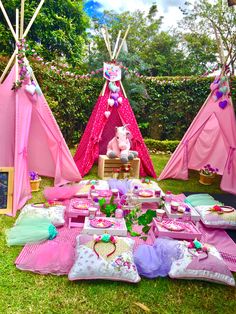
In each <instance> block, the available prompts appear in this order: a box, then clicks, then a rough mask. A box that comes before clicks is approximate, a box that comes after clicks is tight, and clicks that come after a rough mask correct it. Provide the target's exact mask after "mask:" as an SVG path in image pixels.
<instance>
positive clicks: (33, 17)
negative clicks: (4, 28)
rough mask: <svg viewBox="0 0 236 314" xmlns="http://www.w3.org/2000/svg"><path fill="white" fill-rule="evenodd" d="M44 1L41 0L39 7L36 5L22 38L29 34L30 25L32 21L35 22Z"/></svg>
mask: <svg viewBox="0 0 236 314" xmlns="http://www.w3.org/2000/svg"><path fill="white" fill-rule="evenodd" d="M44 1H45V0H41V1H40V3H39V5H38V7H37V9H36V10H35V12H34V15H33V16H32V18H31V20H30V22H29V24H28V26H27V27H26V29H25V31H24V34H23V36H22V38H25V37H26V36H27V34H28V32H29V30H30V28H31V26H32V24H33V23H34V21H35V19H36V17H37V15H38V13H39V11H40V9H41V7H42V5H43V4H44Z"/></svg>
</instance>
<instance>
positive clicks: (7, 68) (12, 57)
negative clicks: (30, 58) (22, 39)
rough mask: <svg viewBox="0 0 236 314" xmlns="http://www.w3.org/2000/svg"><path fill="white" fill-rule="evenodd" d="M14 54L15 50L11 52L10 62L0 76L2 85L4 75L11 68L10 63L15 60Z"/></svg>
mask: <svg viewBox="0 0 236 314" xmlns="http://www.w3.org/2000/svg"><path fill="white" fill-rule="evenodd" d="M16 53H17V51H16V50H15V51H14V52H13V54H12V56H11V58H10V60H9V61H8V64H7V66H6V67H5V70H4V71H3V72H2V75H1V77H0V84H2V82H3V80H4V78H5V76H6V74H7V71H8V70H9V69H10V67H11V65H12V63H13V61H14V60H15V57H16Z"/></svg>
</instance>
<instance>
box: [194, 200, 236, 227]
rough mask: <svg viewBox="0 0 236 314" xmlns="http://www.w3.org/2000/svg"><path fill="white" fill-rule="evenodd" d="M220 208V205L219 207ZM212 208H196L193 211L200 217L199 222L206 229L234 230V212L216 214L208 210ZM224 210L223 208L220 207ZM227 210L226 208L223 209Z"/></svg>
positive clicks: (235, 221)
mask: <svg viewBox="0 0 236 314" xmlns="http://www.w3.org/2000/svg"><path fill="white" fill-rule="evenodd" d="M219 206H220V205H219ZM212 207H213V206H209V205H208V206H196V207H195V209H196V210H197V212H198V213H199V215H200V216H201V221H202V222H203V223H204V225H206V227H208V228H221V229H236V210H233V211H232V212H228V213H223V214H218V213H217V212H213V211H211V210H210V209H211V208H212ZM220 207H221V206H220ZM222 208H224V206H222ZM225 208H226V209H227V207H225Z"/></svg>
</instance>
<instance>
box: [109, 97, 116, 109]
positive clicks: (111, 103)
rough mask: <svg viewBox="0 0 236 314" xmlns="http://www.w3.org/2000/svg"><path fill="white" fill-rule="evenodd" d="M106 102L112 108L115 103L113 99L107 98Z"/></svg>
mask: <svg viewBox="0 0 236 314" xmlns="http://www.w3.org/2000/svg"><path fill="white" fill-rule="evenodd" d="M107 102H108V105H109V106H110V107H112V106H114V103H115V101H114V99H111V98H109V99H108V101H107Z"/></svg>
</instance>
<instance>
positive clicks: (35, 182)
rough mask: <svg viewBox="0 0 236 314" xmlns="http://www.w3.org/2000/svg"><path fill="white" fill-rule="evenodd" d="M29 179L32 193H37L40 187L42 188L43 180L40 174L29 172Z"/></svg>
mask: <svg viewBox="0 0 236 314" xmlns="http://www.w3.org/2000/svg"><path fill="white" fill-rule="evenodd" d="M29 177H30V186H31V191H32V192H37V191H39V186H40V181H41V178H40V176H39V175H38V173H37V172H35V171H30V172H29Z"/></svg>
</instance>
